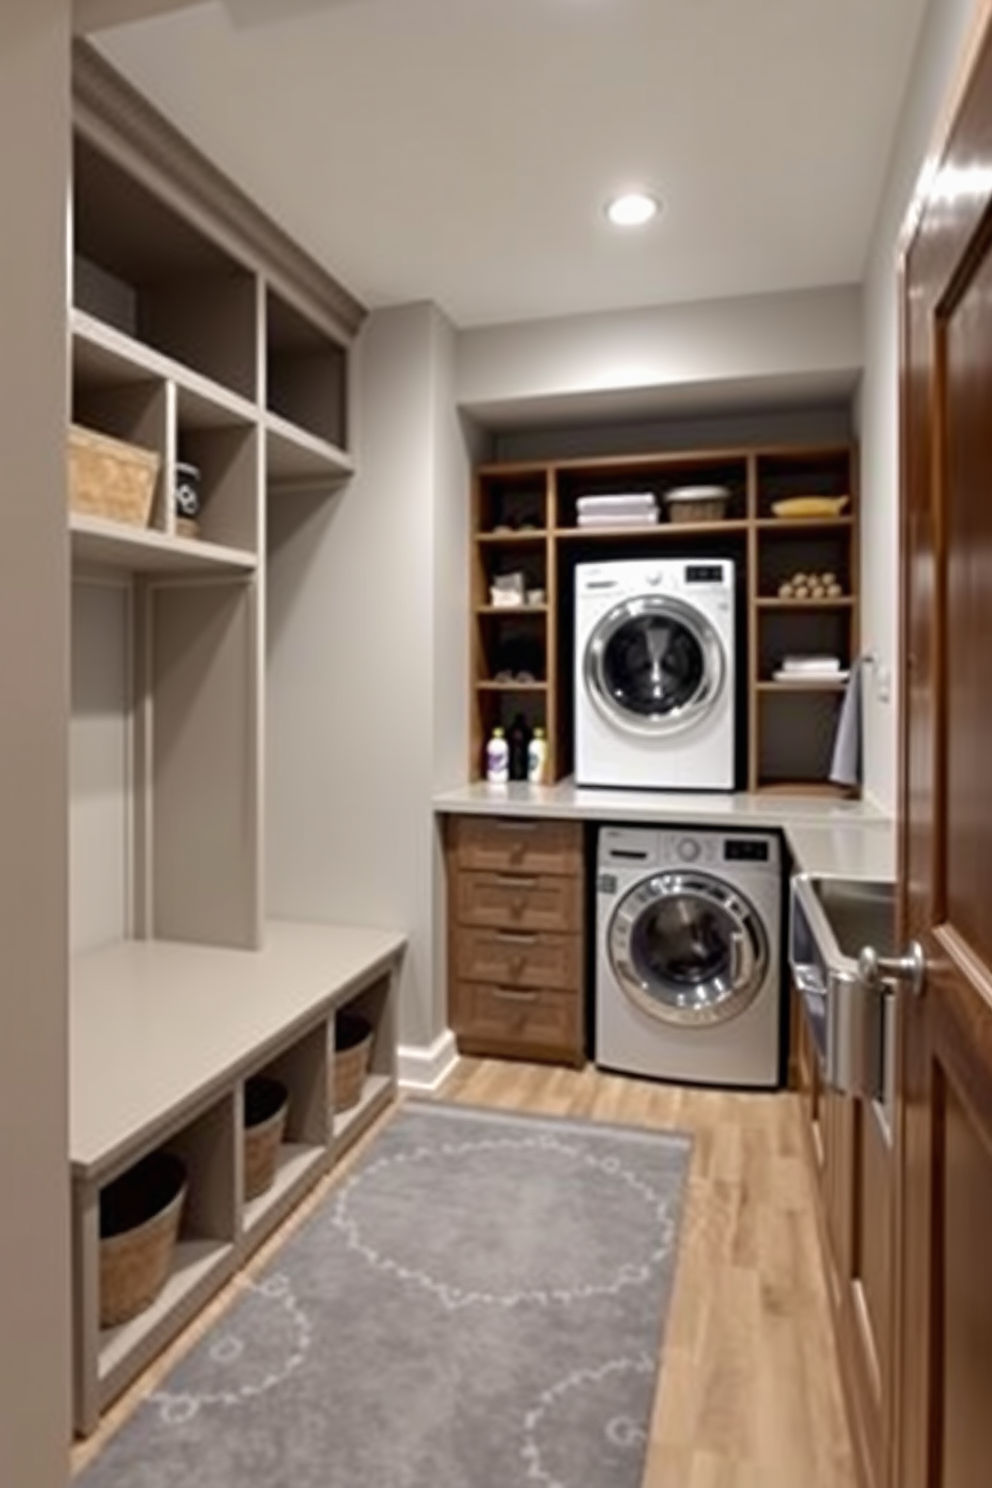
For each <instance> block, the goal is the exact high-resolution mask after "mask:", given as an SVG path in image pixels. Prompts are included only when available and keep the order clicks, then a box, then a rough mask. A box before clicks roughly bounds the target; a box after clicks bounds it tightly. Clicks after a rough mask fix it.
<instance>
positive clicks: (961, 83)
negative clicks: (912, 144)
mask: <svg viewBox="0 0 992 1488" xmlns="http://www.w3.org/2000/svg"><path fill="white" fill-rule="evenodd" d="M990 41H992V0H976V5H975V10H974V14H973V15H972V17H971V19H970V21H969V25H968V30H967V34H966V36H965V39H964V42H963V45H962V48H961V55H960V58H959V60H958V64H957V68H956V72H955V76H954V79H953V81H952V84H951V86H950V88H949V89H948V91H947V93H946V95H945V98H944V101H943V104H942V106H941V109H940V112H939V114H938V117H937V122H936V124H935V126H934V128H933V130H932V132H931V135H930V141H929V145H928V148H927V152H926V155H925V157H924V161H923V165H922V167H921V168H920V171H919V173H918V175H917V179H916V184H915V187H914V189H913V193H912V197H911V199H910V202H909V205H908V207H907V209H906V212H905V214H904V217H903V222H902V226H901V229H900V232H899V235H898V238H897V243H896V274H895V279H896V294H897V307H898V353H899V374H898V376H899V384H898V443H897V452H898V463H899V521H898V542H899V549H898V569H897V571H898V576H899V608H898V645H899V657H898V668H899V673H898V675H899V700H898V701H899V708H898V722H897V730H898V734H897V737H898V749H897V794H896V800H897V868H896V874H897V884H898V896H897V903H898V911H899V924H898V927H897V938H898V941H899V943H900V944H905V943H907V942H908V940H909V938H910V936H911V927H910V926H909V925H908V923H907V885H908V878H909V872H910V861H911V854H910V816H909V811H908V809H907V808H908V791H909V783H910V777H909V734H910V724H911V716H910V669H911V668H910V661H911V652H910V635H911V617H910V613H909V602H908V596H909V564H910V555H911V544H910V541H909V520H910V509H909V491H908V478H907V472H908V442H909V419H908V404H909V398H908V381H907V377H906V366H907V353H908V347H909V324H908V317H907V313H906V301H907V280H908V263H909V255H910V252H911V249H912V247H913V244H914V241H915V239H916V235H917V232H918V230H919V227H920V223H921V220H922V218H923V214H924V211H925V208H926V206H927V203H928V201H929V199H930V196H931V193H932V190H933V186H934V183H935V180H936V177H937V175H938V172H939V170H940V167H941V163H942V161H943V159H944V157H945V154H946V152H947V149H948V147H949V145H950V144H951V142H952V137H953V134H954V131H955V127H956V124H957V122H958V117H959V114H960V112H961V109H962V106H963V104H964V100H965V96H966V94H967V91H968V88H969V86H970V84H971V82H972V79H973V76H974V73H975V70H976V67H977V65H978V62H979V58H980V56H981V53H982V51H983V49H984V48H985V47H986V45H987V44H989V43H990ZM905 1025H906V1018H901V1019H900V1020H899V1040H898V1041H899V1049H898V1077H897V1083H898V1091H897V1100H896V1111H895V1119H894V1121H893V1137H894V1148H893V1151H894V1159H895V1192H894V1218H893V1231H894V1244H893V1249H892V1257H893V1288H894V1296H895V1306H894V1307H893V1309H892V1319H893V1321H892V1330H893V1336H892V1339H891V1343H892V1358H893V1360H894V1369H893V1379H892V1390H891V1396H890V1400H889V1421H888V1428H887V1438H888V1441H889V1443H890V1444H891V1451H890V1452H889V1454H888V1455H889V1461H888V1481H887V1488H904V1485H907V1484H910V1483H915V1481H916V1479H915V1478H914V1477H913V1470H914V1469H913V1463H916V1465H917V1467H918V1465H919V1450H920V1439H919V1432H921V1431H926V1430H927V1427H928V1425H929V1423H928V1422H925V1421H924V1420H923V1414H924V1413H923V1410H922V1406H923V1404H924V1402H922V1401H916V1400H914V1399H913V1393H914V1390H916V1389H917V1388H918V1387H919V1385H920V1378H921V1377H920V1376H919V1371H915V1372H914V1368H913V1356H914V1345H915V1348H916V1349H917V1350H919V1348H920V1346H921V1339H920V1334H919V1330H920V1324H921V1323H922V1324H923V1332H924V1334H925V1339H924V1340H923V1347H924V1348H926V1347H928V1346H929V1341H930V1328H931V1325H932V1316H933V1298H932V1297H930V1296H927V1297H925V1298H919V1297H917V1296H915V1295H909V1294H908V1291H907V1288H908V1282H907V1277H908V1275H909V1274H911V1270H912V1268H911V1265H910V1263H909V1260H908V1258H907V1257H908V1251H909V1248H910V1247H911V1246H912V1245H914V1244H918V1243H920V1237H914V1236H913V1235H912V1234H911V1233H910V1230H911V1227H910V1226H909V1225H908V1224H907V1223H906V1212H907V1181H906V1173H907V1169H906V1163H907V1143H908V1142H909V1137H908V1135H907V1111H906V1104H905V1100H904V1090H905V1087H906V1060H907V1049H906V1045H905V1037H904V1035H905ZM924 1243H929V1241H926V1242H924ZM910 1323H912V1325H913V1326H910ZM910 1335H911V1336H910ZM910 1421H915V1423H916V1426H917V1433H918V1435H917V1437H916V1438H915V1439H914V1438H911V1436H910V1434H909V1429H908V1426H909V1422H910Z"/></svg>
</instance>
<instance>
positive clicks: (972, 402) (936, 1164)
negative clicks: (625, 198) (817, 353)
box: [890, 33, 992, 1488]
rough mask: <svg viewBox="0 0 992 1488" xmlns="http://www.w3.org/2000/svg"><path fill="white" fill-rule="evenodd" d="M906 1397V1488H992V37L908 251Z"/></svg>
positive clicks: (901, 1236)
mask: <svg viewBox="0 0 992 1488" xmlns="http://www.w3.org/2000/svg"><path fill="white" fill-rule="evenodd" d="M902 304H903V367H902V428H903V456H904V460H903V482H904V484H903V564H904V566H903V586H904V588H903V594H904V614H903V627H904V636H903V639H904V648H903V649H904V672H903V682H904V693H903V698H904V711H903V723H902V740H903V780H902V787H901V861H900V882H901V886H902V900H903V903H902V909H903V928H904V931H905V935H904V939H905V941H907V942H908V941H909V940H910V938H912V937H915V938H917V939H918V940H919V941H920V943H921V945H922V947H923V950H924V952H925V955H926V960H927V976H926V984H925V988H924V991H923V994H922V996H920V997H918V998H916V997H914V996H913V995H912V994H911V993H910V992H909V991H907V990H904V991H903V992H902V993H901V997H900V1011H901V1015H902V1016H901V1024H902V1035H901V1049H900V1066H901V1069H900V1084H901V1088H900V1102H899V1168H898V1177H897V1185H898V1187H897V1215H898V1242H899V1243H898V1250H899V1274H898V1286H899V1297H900V1305H899V1309H898V1319H897V1329H898V1334H897V1338H896V1353H895V1357H896V1358H897V1359H898V1360H899V1361H900V1363H899V1368H900V1376H901V1377H900V1391H899V1399H898V1414H897V1423H896V1424H897V1429H896V1433H895V1438H896V1439H895V1462H894V1465H893V1471H892V1474H891V1478H890V1488H987V1485H988V1483H989V1482H990V1481H992V33H986V37H985V41H984V43H983V45H982V46H981V48H980V49H979V51H978V53H977V57H976V61H975V64H974V67H973V70H972V73H971V77H970V81H969V83H968V84H967V87H966V89H965V92H964V95H963V98H962V102H961V106H960V108H959V110H958V113H957V116H956V120H955V123H954V124H953V126H952V128H951V131H950V134H949V138H948V143H947V145H946V148H945V152H944V154H943V157H942V159H941V163H940V169H939V170H938V172H937V173H936V175H935V177H934V178H933V181H932V184H931V186H930V188H929V192H928V195H927V197H926V198H925V200H924V202H923V204H922V206H921V207H920V208H919V217H918V221H917V223H916V225H915V229H914V231H913V234H912V236H911V237H910V239H909V241H908V246H907V249H906V252H905V255H904V259H903V266H902Z"/></svg>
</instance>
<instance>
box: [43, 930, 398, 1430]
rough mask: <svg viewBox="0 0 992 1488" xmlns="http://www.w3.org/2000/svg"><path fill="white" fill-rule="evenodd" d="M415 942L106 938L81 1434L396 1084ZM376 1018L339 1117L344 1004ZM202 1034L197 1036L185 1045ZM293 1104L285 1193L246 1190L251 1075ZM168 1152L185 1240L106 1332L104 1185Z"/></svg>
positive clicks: (94, 1058)
mask: <svg viewBox="0 0 992 1488" xmlns="http://www.w3.org/2000/svg"><path fill="white" fill-rule="evenodd" d="M403 944H404V941H403V937H402V936H401V935H394V934H391V933H390V932H388V931H377V930H365V929H341V928H334V927H331V926H327V925H306V924H297V923H293V922H273V923H272V924H270V925H269V926H268V927H267V935H266V944H265V948H264V950H262V951H259V952H251V951H234V950H220V949H217V948H215V947H204V946H189V945H182V944H171V945H165V944H162V943H155V942H152V941H149V942H145V943H141V942H134V943H132V944H130V945H119V946H110V947H108V948H106V949H103V950H97V951H93V952H91V953H89V954H87V955H83V956H80V957H77V959H76V961H75V964H74V967H73V977H72V983H73V984H72V996H73V1003H72V1013H73V1016H72V1021H71V1046H70V1071H71V1086H70V1095H71V1100H70V1116H71V1126H70V1156H71V1161H72V1175H73V1196H74V1202H73V1215H74V1231H75V1233H74V1250H75V1266H76V1275H77V1286H76V1307H75V1327H76V1386H75V1412H76V1424H77V1429H78V1430H79V1431H81V1432H87V1431H90V1430H92V1428H93V1426H94V1425H95V1424H96V1421H97V1418H98V1416H99V1413H100V1411H101V1410H102V1409H103V1407H104V1406H105V1405H106V1404H107V1403H108V1401H110V1400H112V1399H113V1398H114V1396H115V1395H117V1394H118V1393H119V1392H120V1391H121V1390H122V1389H123V1388H124V1387H125V1386H126V1385H127V1384H128V1383H129V1382H130V1380H132V1379H133V1378H134V1377H135V1375H136V1374H137V1373H138V1372H139V1371H140V1370H141V1369H142V1368H143V1367H144V1366H145V1364H147V1363H148V1362H149V1360H150V1359H151V1358H153V1357H154V1355H155V1354H156V1353H157V1352H158V1350H159V1349H160V1348H161V1347H162V1345H163V1344H164V1343H165V1342H166V1341H167V1340H168V1339H169V1338H170V1337H172V1336H174V1334H175V1333H176V1332H177V1331H178V1330H179V1329H180V1328H181V1327H182V1326H183V1325H184V1323H185V1322H187V1321H188V1320H189V1318H190V1317H192V1315H193V1314H194V1312H195V1311H196V1310H197V1308H198V1307H199V1306H201V1305H202V1303H203V1301H204V1300H205V1299H206V1297H207V1296H208V1295H209V1294H210V1293H211V1292H213V1291H215V1290H216V1289H217V1287H218V1286H220V1285H221V1284H222V1283H223V1282H224V1281H225V1280H226V1279H227V1278H228V1277H229V1276H230V1275H231V1273H232V1272H233V1270H234V1269H235V1268H236V1267H237V1266H239V1265H241V1264H242V1263H243V1262H244V1260H245V1259H246V1258H247V1256H248V1255H249V1254H250V1252H251V1251H252V1250H253V1249H255V1247H256V1246H257V1245H259V1244H260V1243H261V1241H262V1240H263V1239H264V1238H265V1236H266V1235H268V1234H269V1233H271V1231H272V1230H273V1229H274V1228H275V1226H276V1225H277V1224H278V1223H279V1222H280V1220H281V1219H283V1218H284V1217H285V1215H286V1214H287V1213H288V1212H289V1210H290V1209H291V1208H292V1206H293V1205H294V1204H295V1203H296V1202H297V1201H298V1200H299V1198H300V1197H301V1195H302V1194H303V1193H304V1192H305V1191H306V1189H307V1188H309V1187H311V1186H312V1184H313V1183H314V1182H316V1180H317V1179H318V1178H319V1177H320V1176H321V1175H322V1174H323V1173H325V1172H327V1171H328V1169H329V1168H330V1167H331V1166H332V1164H333V1163H334V1162H335V1161H337V1159H338V1158H339V1157H340V1156H341V1155H342V1154H343V1153H344V1152H345V1151H346V1150H347V1147H348V1146H349V1145H350V1144H351V1142H353V1141H354V1140H355V1138H356V1137H357V1136H358V1135H359V1134H360V1132H361V1131H362V1130H364V1128H365V1127H366V1126H367V1125H368V1124H369V1122H370V1121H373V1120H374V1119H375V1117H376V1116H378V1115H379V1114H381V1112H382V1111H383V1110H384V1109H385V1107H386V1106H387V1105H388V1103H389V1102H390V1101H391V1100H392V1099H393V1097H394V1094H395V1089H396V1053H395V1050H396V1038H395V991H396V973H397V967H398V964H399V958H400V956H401V954H402V950H403ZM345 1007H346V1008H348V1010H349V1011H355V1010H360V1011H361V1012H362V1013H363V1014H364V1015H365V1016H366V1017H367V1018H369V1019H370V1020H374V1027H375V1042H374V1049H373V1055H372V1066H371V1069H370V1072H369V1075H368V1077H367V1079H366V1080H365V1083H364V1086H363V1089H362V1093H361V1099H360V1101H359V1102H358V1104H357V1105H356V1106H355V1107H354V1108H353V1109H352V1110H350V1111H348V1112H343V1113H341V1114H340V1115H338V1116H335V1114H334V1111H333V1078H332V1076H331V1049H332V1047H333V1027H334V1019H335V1017H336V1016H337V1014H338V1012H339V1011H340V1010H341V1009H342V1008H345ZM191 1029H195V1037H191V1036H190V1031H191ZM258 1073H264V1074H267V1075H270V1076H272V1077H274V1078H276V1079H278V1080H280V1081H281V1082H282V1083H283V1084H284V1085H285V1087H286V1089H287V1091H288V1095H289V1107H288V1115H287V1123H286V1131H285V1140H284V1143H283V1145H282V1148H281V1150H280V1152H279V1154H278V1158H277V1162H276V1174H275V1178H274V1181H273V1183H272V1185H271V1186H270V1187H269V1188H268V1189H266V1191H265V1192H264V1193H262V1194H259V1195H258V1197H257V1198H254V1199H251V1200H248V1201H245V1200H244V1198H243V1182H242V1164H243V1157H242V1151H243V1119H242V1109H243V1100H244V1083H245V1081H246V1079H247V1078H248V1077H249V1076H251V1075H254V1074H258ZM160 1149H164V1150H167V1151H169V1152H173V1153H175V1154H177V1155H178V1156H180V1157H181V1158H182V1159H183V1162H184V1163H185V1166H186V1171H187V1174H188V1194H187V1199H186V1203H185V1206H184V1212H183V1220H182V1229H181V1232H180V1238H179V1243H178V1245H177V1248H176V1251H175V1254H174V1256H173V1259H172V1265H171V1270H170V1273H169V1276H168V1279H167V1281H166V1283H165V1286H164V1288H163V1290H162V1291H161V1292H160V1294H159V1296H158V1297H157V1298H156V1299H155V1301H154V1302H153V1303H152V1304H151V1306H150V1307H148V1308H146V1309H145V1310H144V1311H143V1312H140V1313H139V1314H138V1315H137V1316H136V1317H134V1318H132V1319H130V1320H129V1321H128V1322H126V1323H124V1324H122V1325H121V1326H119V1327H114V1328H101V1327H100V1326H99V1233H98V1220H99V1200H100V1193H101V1190H102V1189H103V1188H104V1187H105V1186H106V1185H107V1184H108V1183H109V1182H111V1181H112V1180H113V1179H114V1178H116V1177H117V1176H118V1175H119V1174H120V1173H122V1172H123V1171H125V1170H126V1169H127V1168H129V1167H130V1166H131V1165H132V1164H133V1163H135V1162H136V1161H138V1159H140V1158H141V1157H143V1156H144V1155H145V1154H146V1153H148V1152H150V1151H153V1150H160Z"/></svg>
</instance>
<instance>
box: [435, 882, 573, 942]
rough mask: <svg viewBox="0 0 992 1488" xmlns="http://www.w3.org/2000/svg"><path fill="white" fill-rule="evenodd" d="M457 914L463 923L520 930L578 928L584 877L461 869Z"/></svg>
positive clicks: (567, 929) (560, 930) (561, 930)
mask: <svg viewBox="0 0 992 1488" xmlns="http://www.w3.org/2000/svg"><path fill="white" fill-rule="evenodd" d="M457 885H458V887H457V895H458V898H457V916H458V920H459V923H460V924H462V925H493V926H506V927H507V928H509V929H511V930H513V929H519V930H557V931H559V932H562V933H564V932H567V931H569V930H578V928H579V925H580V924H581V919H582V880H581V879H579V878H552V877H551V876H550V875H549V874H533V875H531V876H530V877H528V876H527V875H525V874H522V873H521V874H513V873H460V874H459V875H458V878H457Z"/></svg>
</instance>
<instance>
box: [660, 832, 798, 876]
mask: <svg viewBox="0 0 992 1488" xmlns="http://www.w3.org/2000/svg"><path fill="white" fill-rule="evenodd" d="M658 848H659V852H658V861H659V865H660V866H662V867H675V866H684V867H686V868H692V867H699V868H709V869H719V867H720V865H721V864H725V863H733V864H739V865H740V866H741V867H745V868H746V867H748V866H751V865H753V866H754V867H758V866H759V865H760V866H762V867H772V868H774V867H776V866H777V865H778V862H779V849H778V843H777V842H776V840H775V838H774V837H770V836H768V835H767V834H766V833H764V832H762V833H754V834H752V833H748V832H741V833H740V834H737V833H735V834H734V835H732V836H731V835H729V834H725V833H723V832H710V831H705V830H702V829H700V830H699V831H693V829H692V828H689V829H684V830H682V831H676V832H660V833H659V843H658Z"/></svg>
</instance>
